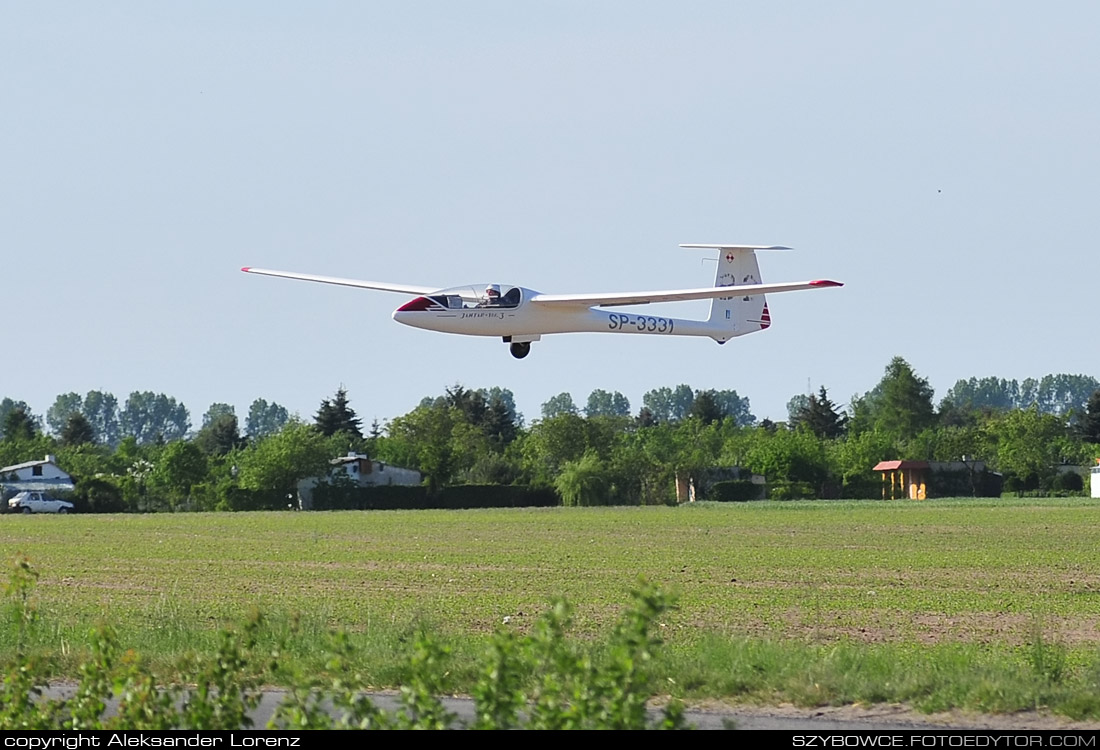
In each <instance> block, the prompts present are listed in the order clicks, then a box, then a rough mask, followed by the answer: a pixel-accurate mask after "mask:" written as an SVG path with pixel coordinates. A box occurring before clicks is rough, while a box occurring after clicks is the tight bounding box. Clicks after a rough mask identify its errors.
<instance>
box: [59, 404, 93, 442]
mask: <svg viewBox="0 0 1100 750" xmlns="http://www.w3.org/2000/svg"><path fill="white" fill-rule="evenodd" d="M94 442H95V430H93V429H92V426H91V425H90V424H89V423H88V419H87V417H85V416H84V415H83V414H81V413H80V412H78V411H74V412H73V413H71V414H70V415H69V419H68V421H66V422H65V426H64V427H63V428H61V444H62V445H70V446H71V445H83V444H85V443H94Z"/></svg>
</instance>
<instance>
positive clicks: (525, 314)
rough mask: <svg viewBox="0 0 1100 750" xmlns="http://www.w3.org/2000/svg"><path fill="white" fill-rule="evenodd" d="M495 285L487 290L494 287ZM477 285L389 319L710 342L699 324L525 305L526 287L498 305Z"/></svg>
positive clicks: (494, 332)
mask: <svg viewBox="0 0 1100 750" xmlns="http://www.w3.org/2000/svg"><path fill="white" fill-rule="evenodd" d="M493 286H495V285H489V287H490V288H491V287H493ZM479 288H482V286H481V285H472V286H468V287H456V288H454V289H447V290H443V291H441V292H439V293H438V294H431V295H426V296H422V297H416V298H415V299H413V300H411V301H409V302H407V303H405V304H404V305H402V306H401V307H399V308H397V309H396V310H394V312H393V319H394V320H395V321H397V322H398V323H403V324H405V325H407V326H412V327H413V328H423V329H425V330H429V331H440V332H443V333H458V334H465V335H467V336H499V337H502V338H504V337H513V338H520V337H523V338H527V337H536V336H539V335H542V334H550V333H586V332H587V333H645V334H656V335H668V336H713V335H714V333H715V327H714V326H712V325H709V324H708V323H707V322H706V321H701V320H684V319H680V318H670V317H668V316H664V315H645V314H640V313H636V312H629V311H626V310H622V311H620V310H617V309H614V308H612V309H603V308H598V307H588V306H585V305H577V306H574V307H545V306H543V307H539V306H536V305H529V304H527V300H529V299H531V298H532V297H534V296H535V295H537V294H539V292H536V291H535V290H533V289H526V288H524V287H507V286H504V287H502V288H503V289H506V290H508V291H507V292H506V293H505V294H504V295H502V296H501V297H500V298H499V299H498V298H495V297H490V296H487V295H484V294H478V293H477V291H476V290H477V289H479Z"/></svg>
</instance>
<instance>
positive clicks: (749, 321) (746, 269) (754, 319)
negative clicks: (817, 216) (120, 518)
mask: <svg viewBox="0 0 1100 750" xmlns="http://www.w3.org/2000/svg"><path fill="white" fill-rule="evenodd" d="M696 247H698V246H696ZM704 247H711V248H715V249H717V250H718V270H717V272H716V274H715V278H714V285H715V286H732V287H736V286H742V285H744V284H762V283H763V280H762V279H761V278H760V264H759V263H758V262H757V260H756V251H757V250H780V249H782V250H786V249H788V248H781V247H778V246H758V245H706V246H704ZM707 322H708V323H709V324H710V325H711V326H713V327H714V329H715V330H714V333H713V334H711V337H712V338H713V339H714V340H715V341H717V342H718V343H719V344H724V343H726V342H727V341H729V340H730V339H731V338H733V337H735V336H743V335H745V334H746V333H754V332H756V331H762V330H764V329H765V328H767V327H768V326H770V325H771V314H770V313H769V311H768V300H767V299H766V298H765V296H764V295H763V294H758V295H755V296H752V297H739V296H736V295H731V296H729V297H716V298H715V299H713V300H711V303H710V317H709V318H708V319H707Z"/></svg>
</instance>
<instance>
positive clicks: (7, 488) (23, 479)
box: [0, 455, 74, 495]
mask: <svg viewBox="0 0 1100 750" xmlns="http://www.w3.org/2000/svg"><path fill="white" fill-rule="evenodd" d="M73 487H74V485H73V478H72V477H71V476H69V474H68V473H66V472H64V471H62V470H61V468H60V467H59V466H58V465H57V458H56V457H55V456H52V455H48V456H46V458H45V459H43V460H41V461H24V462H23V463H21V464H15V465H14V466H4V467H3V468H0V493H3V494H5V495H7V494H15V493H16V492H22V491H23V490H31V491H36V492H51V491H54V492H61V491H69V490H72V489H73Z"/></svg>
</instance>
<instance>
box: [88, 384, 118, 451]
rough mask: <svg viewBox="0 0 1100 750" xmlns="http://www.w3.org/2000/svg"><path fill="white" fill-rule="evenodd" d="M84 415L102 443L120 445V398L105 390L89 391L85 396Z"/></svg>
mask: <svg viewBox="0 0 1100 750" xmlns="http://www.w3.org/2000/svg"><path fill="white" fill-rule="evenodd" d="M82 410H83V414H84V417H85V418H86V419H87V420H88V424H90V425H91V426H92V430H93V431H94V432H95V438H96V442H97V443H100V444H101V445H111V446H114V445H118V440H119V426H118V399H117V398H115V397H114V395H113V394H110V393H104V392H103V391H88V393H87V395H86V396H84V406H83V409H82Z"/></svg>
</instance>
